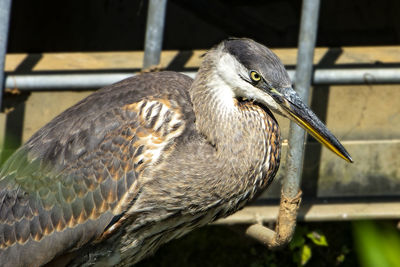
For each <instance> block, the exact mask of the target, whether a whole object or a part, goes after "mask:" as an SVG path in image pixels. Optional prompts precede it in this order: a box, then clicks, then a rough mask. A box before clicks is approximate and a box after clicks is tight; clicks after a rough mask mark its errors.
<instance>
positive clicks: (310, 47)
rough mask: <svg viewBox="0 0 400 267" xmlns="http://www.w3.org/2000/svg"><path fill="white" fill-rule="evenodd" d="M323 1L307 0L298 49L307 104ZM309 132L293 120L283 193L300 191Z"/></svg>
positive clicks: (298, 82)
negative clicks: (306, 134)
mask: <svg viewBox="0 0 400 267" xmlns="http://www.w3.org/2000/svg"><path fill="white" fill-rule="evenodd" d="M319 3H320V2H319V0H303V6H302V13H301V21H300V35H299V48H298V51H297V67H296V76H295V79H294V81H295V89H296V91H297V93H298V94H299V95H300V97H301V98H302V99H303V101H304V102H305V103H307V102H308V99H309V89H310V86H311V76H312V67H313V58H314V48H315V40H316V36H317V26H318V15H319ZM304 140H305V132H304V130H303V129H302V128H300V127H299V126H298V125H297V124H295V123H293V122H291V124H290V129H289V141H288V142H289V150H288V154H287V159H286V175H285V178H284V180H283V186H282V192H283V194H284V195H285V196H287V197H290V198H294V197H295V196H296V195H298V193H299V190H300V182H301V173H302V169H303V155H304Z"/></svg>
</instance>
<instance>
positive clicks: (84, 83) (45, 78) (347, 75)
mask: <svg viewBox="0 0 400 267" xmlns="http://www.w3.org/2000/svg"><path fill="white" fill-rule="evenodd" d="M288 72H289V76H290V77H291V79H292V80H294V77H295V71H293V70H289V71H288ZM182 73H183V74H186V75H188V76H189V77H191V78H194V77H195V76H196V72H182ZM134 75H135V74H133V73H130V72H121V73H101V74H6V75H5V88H18V89H19V90H22V91H25V90H26V91H31V90H50V89H54V90H57V89H71V90H76V89H87V88H100V87H103V86H107V85H110V84H113V83H116V82H118V81H120V80H122V79H125V78H128V77H131V76H134ZM396 83H397V84H400V68H384V69H379V68H372V69H368V68H365V69H329V70H328V69H322V70H318V69H317V70H314V75H313V84H316V85H319V84H330V85H334V84H341V85H343V84H396Z"/></svg>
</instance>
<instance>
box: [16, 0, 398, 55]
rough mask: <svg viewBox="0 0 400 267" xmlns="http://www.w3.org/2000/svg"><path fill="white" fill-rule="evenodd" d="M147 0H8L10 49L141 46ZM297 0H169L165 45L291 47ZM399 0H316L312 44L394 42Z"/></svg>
mask: <svg viewBox="0 0 400 267" xmlns="http://www.w3.org/2000/svg"><path fill="white" fill-rule="evenodd" d="M147 3H148V1H146V0H69V1H54V0H41V1H40V0H37V1H32V0H14V1H13V6H12V15H11V29H10V36H9V48H8V51H9V52H11V53H14V52H31V53H40V52H56V51H58V52H61V51H65V52H67V51H126V50H143V43H144V35H145V25H146V12H147ZM300 10H301V1H300V0H246V1H245V0H234V1H231V0H196V1H190V0H169V1H168V6H167V14H166V23H165V33H164V43H163V49H181V50H191V49H202V48H203V49H206V48H209V47H211V46H212V45H214V44H216V43H218V42H219V41H221V40H222V39H224V38H226V37H229V36H236V37H250V38H253V39H256V40H258V41H259V42H262V43H264V44H266V45H267V46H270V47H296V46H297V38H298V29H299V21H300ZM399 41H400V1H398V0H380V1H376V0H351V1H348V0H324V1H321V11H320V21H319V32H318V40H317V45H318V46H330V47H332V46H349V45H350V46H367V45H368V46H370V45H393V44H398V43H399Z"/></svg>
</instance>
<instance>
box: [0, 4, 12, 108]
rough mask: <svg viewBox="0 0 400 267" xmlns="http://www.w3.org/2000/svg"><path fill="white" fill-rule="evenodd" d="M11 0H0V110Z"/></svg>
mask: <svg viewBox="0 0 400 267" xmlns="http://www.w3.org/2000/svg"><path fill="white" fill-rule="evenodd" d="M10 13H11V0H0V110H1V107H2V103H3V89H4V81H5V79H4V77H5V76H4V64H5V59H6V52H7V43H8V42H7V40H8V29H9V25H10Z"/></svg>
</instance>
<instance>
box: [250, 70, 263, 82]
mask: <svg viewBox="0 0 400 267" xmlns="http://www.w3.org/2000/svg"><path fill="white" fill-rule="evenodd" d="M250 78H251V80H252V81H253V82H259V81H260V80H261V75H260V74H258V73H257V72H255V71H254V70H252V71H250Z"/></svg>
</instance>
